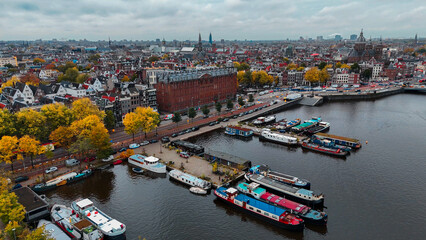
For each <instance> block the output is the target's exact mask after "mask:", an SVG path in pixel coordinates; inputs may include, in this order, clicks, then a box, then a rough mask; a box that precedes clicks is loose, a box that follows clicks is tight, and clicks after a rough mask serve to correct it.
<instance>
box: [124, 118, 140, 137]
mask: <svg viewBox="0 0 426 240" xmlns="http://www.w3.org/2000/svg"><path fill="white" fill-rule="evenodd" d="M123 124H124V131H125V132H126V133H127V134H132V136H133V141H134V140H135V133H137V132H138V131H139V129H140V128H141V119H140V117H139V115H138V114H136V113H134V112H130V113H127V114H126V115H125V116H124V118H123Z"/></svg>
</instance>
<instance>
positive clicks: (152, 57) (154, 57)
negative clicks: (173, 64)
mask: <svg viewBox="0 0 426 240" xmlns="http://www.w3.org/2000/svg"><path fill="white" fill-rule="evenodd" d="M158 60H160V58H159V57H157V56H155V55H154V56H151V57H149V58H148V62H156V61H158Z"/></svg>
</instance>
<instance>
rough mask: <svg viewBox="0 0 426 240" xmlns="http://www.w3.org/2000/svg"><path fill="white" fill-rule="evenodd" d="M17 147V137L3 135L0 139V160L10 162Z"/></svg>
mask: <svg viewBox="0 0 426 240" xmlns="http://www.w3.org/2000/svg"><path fill="white" fill-rule="evenodd" d="M17 149H18V138H17V137H15V136H13V137H11V136H3V137H2V138H1V139H0V162H5V163H9V164H11V163H12V160H13V158H14V156H15V155H16V151H17Z"/></svg>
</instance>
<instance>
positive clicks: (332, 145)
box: [311, 137, 352, 152]
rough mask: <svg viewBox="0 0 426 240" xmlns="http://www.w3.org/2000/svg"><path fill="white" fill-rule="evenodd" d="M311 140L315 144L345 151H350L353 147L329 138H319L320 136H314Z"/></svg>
mask: <svg viewBox="0 0 426 240" xmlns="http://www.w3.org/2000/svg"><path fill="white" fill-rule="evenodd" d="M311 141H312V142H313V143H315V144H318V145H321V146H323V147H326V148H333V149H340V150H342V151H345V152H349V151H351V150H352V148H351V147H347V146H342V145H338V144H335V143H333V142H332V141H330V140H328V139H319V138H315V137H312V138H311Z"/></svg>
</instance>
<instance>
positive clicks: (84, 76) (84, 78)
mask: <svg viewBox="0 0 426 240" xmlns="http://www.w3.org/2000/svg"><path fill="white" fill-rule="evenodd" d="M89 78H90V75H89V74H87V73H83V74H79V75H78V76H77V78H76V79H75V82H76V83H85V82H86V81H87V79H89Z"/></svg>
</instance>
